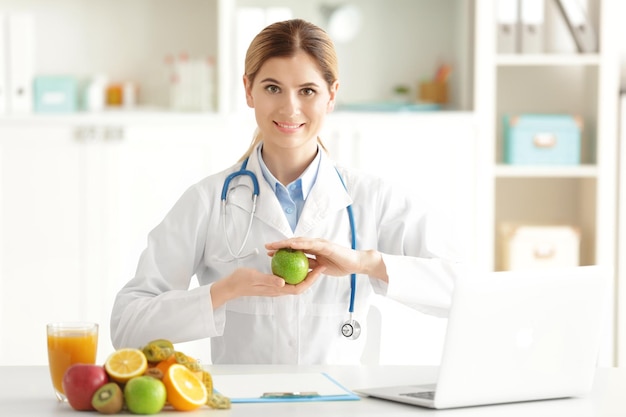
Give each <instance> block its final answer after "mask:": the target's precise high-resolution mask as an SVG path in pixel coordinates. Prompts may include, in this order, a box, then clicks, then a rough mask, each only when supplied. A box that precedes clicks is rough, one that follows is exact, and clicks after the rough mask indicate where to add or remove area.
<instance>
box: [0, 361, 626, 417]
mask: <svg viewBox="0 0 626 417" xmlns="http://www.w3.org/2000/svg"><path fill="white" fill-rule="evenodd" d="M208 370H209V372H211V373H212V374H216V375H217V374H228V373H231V374H241V373H244V374H245V373H268V372H327V373H328V374H329V375H330V376H332V377H333V378H335V379H336V380H337V381H339V382H340V383H342V384H343V385H345V386H346V387H348V388H350V389H357V388H364V387H368V386H376V385H392V384H405V383H427V382H430V381H432V380H433V377H434V375H435V373H436V368H433V367H413V366H408V367H401V366H269V365H267V366H266V365H262V366H240V365H237V366H224V365H212V366H210V367H209V368H208ZM216 388H217V389H219V387H216ZM440 413H441V415H445V416H446V417H459V416H460V417H467V416H480V417H490V416H498V417H500V416H503V417H516V416H524V417H528V416H532V417H542V416H550V417H560V416H563V417H565V416H567V417H577V416H585V417H589V416H626V369H617V368H603V369H599V370H598V373H597V377H596V381H595V385H594V391H593V392H592V393H591V394H590V395H588V396H586V397H583V398H570V399H563V400H548V401H536V402H527V403H517V404H506V405H494V406H485V407H472V408H465V409H453V410H442V411H437V410H429V409H423V408H420V407H414V406H410V405H404V404H396V403H392V402H388V401H383V400H377V399H372V398H362V399H361V400H359V401H336V402H310V403H254V404H233V406H232V409H230V410H220V411H213V410H211V409H210V408H208V407H203V408H201V409H200V410H198V411H195V412H191V413H182V412H175V411H167V412H162V414H170V415H171V414H177V415H180V416H191V415H193V416H199V415H200V416H201V415H207V416H219V417H231V416H235V417H236V416H273V417H282V416H289V417H299V416H314V417H321V416H324V417H326V416H328V417H331V416H332V417H335V416H349V417H356V416H385V417H395V416H416V415H428V416H434V415H439V414H440ZM84 415H101V414H98V413H96V412H94V413H87V414H85V412H81V413H79V412H77V411H74V410H72V409H71V408H70V406H69V405H68V404H63V403H61V404H60V403H58V402H57V401H56V399H55V397H54V394H53V392H52V385H51V382H50V376H49V374H48V368H47V367H44V366H36V367H17V366H16V367H0V416H2V417H9V416H11V417H13V416H15V417H18V416H22V417H48V416H75V417H76V416H84Z"/></svg>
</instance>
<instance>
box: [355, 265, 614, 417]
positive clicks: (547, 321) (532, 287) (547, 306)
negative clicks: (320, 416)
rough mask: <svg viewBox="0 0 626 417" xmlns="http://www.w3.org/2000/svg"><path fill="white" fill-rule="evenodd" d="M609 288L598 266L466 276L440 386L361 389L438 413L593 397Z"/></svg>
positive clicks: (455, 302)
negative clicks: (469, 408)
mask: <svg viewBox="0 0 626 417" xmlns="http://www.w3.org/2000/svg"><path fill="white" fill-rule="evenodd" d="M608 289H609V277H608V274H607V273H606V271H603V270H602V269H600V268H599V267H598V266H582V267H572V268H558V269H545V270H539V271H537V270H533V271H505V272H488V273H485V274H483V275H471V276H464V277H459V278H458V279H457V283H456V286H455V290H454V294H453V296H452V306H451V310H450V314H449V318H448V325H447V330H446V336H445V337H446V338H445V343H444V348H443V353H442V358H441V363H440V367H439V372H438V378H437V381H436V383H435V384H430V385H412V386H395V387H394V386H392V387H379V388H369V389H357V390H354V391H355V392H357V393H359V394H361V395H366V396H370V397H377V398H381V399H386V400H391V401H398V402H402V403H407V404H414V405H418V406H423V407H430V408H437V409H444V408H455V407H468V406H477V405H487V404H499V403H509V402H519V401H530V400H544V399H555V398H566V397H574V396H581V395H584V394H587V393H588V392H590V391H591V388H592V385H593V379H594V374H595V369H596V365H597V358H598V354H599V349H600V340H601V336H602V329H601V328H602V322H603V314H604V313H605V311H604V307H603V306H604V305H606V304H608V303H607V301H608V295H609V293H608Z"/></svg>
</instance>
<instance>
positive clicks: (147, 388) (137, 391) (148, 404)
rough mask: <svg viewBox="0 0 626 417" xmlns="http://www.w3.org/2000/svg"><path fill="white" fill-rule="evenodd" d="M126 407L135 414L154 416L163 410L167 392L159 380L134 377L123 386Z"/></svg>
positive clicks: (144, 376) (147, 377) (143, 376)
mask: <svg viewBox="0 0 626 417" xmlns="http://www.w3.org/2000/svg"><path fill="white" fill-rule="evenodd" d="M124 399H125V400H126V407H128V409H129V410H130V412H131V413H135V414H156V413H158V412H159V411H161V410H162V409H163V406H164V405H165V400H166V399H167V392H166V390H165V385H164V384H163V382H161V380H160V379H156V378H153V377H151V376H146V375H142V376H136V377H134V378H132V379H131V380H130V381H128V382H127V383H126V385H125V386H124Z"/></svg>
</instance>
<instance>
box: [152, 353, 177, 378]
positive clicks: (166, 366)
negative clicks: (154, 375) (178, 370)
mask: <svg viewBox="0 0 626 417" xmlns="http://www.w3.org/2000/svg"><path fill="white" fill-rule="evenodd" d="M175 363H176V356H174V354H172V355H170V357H169V358H167V359H165V360H162V361H161V362H159V363H157V365H156V366H155V368H157V369H159V370H160V371H161V372H163V376H165V374H166V373H167V370H168V369H169V367H170V366H172V365H173V364H175Z"/></svg>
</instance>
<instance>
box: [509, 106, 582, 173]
mask: <svg viewBox="0 0 626 417" xmlns="http://www.w3.org/2000/svg"><path fill="white" fill-rule="evenodd" d="M581 132H582V119H580V118H579V117H577V116H573V115H569V114H522V115H516V116H511V115H506V116H504V162H505V163H507V164H511V165H578V164H580V149H581Z"/></svg>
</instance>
